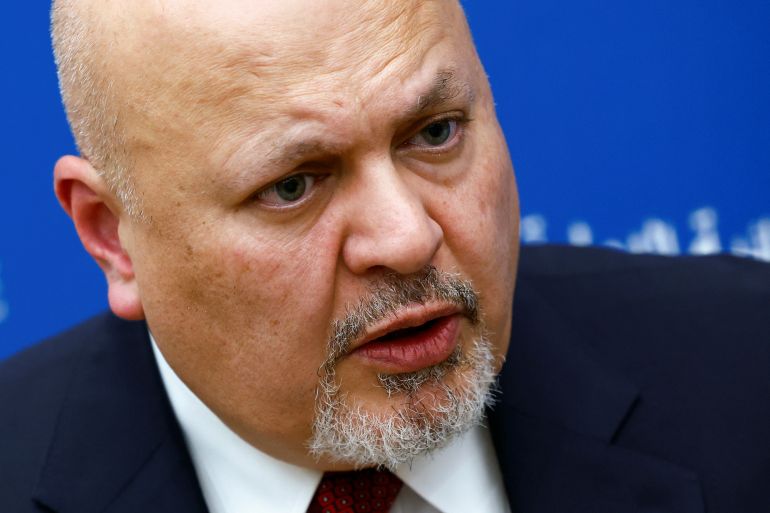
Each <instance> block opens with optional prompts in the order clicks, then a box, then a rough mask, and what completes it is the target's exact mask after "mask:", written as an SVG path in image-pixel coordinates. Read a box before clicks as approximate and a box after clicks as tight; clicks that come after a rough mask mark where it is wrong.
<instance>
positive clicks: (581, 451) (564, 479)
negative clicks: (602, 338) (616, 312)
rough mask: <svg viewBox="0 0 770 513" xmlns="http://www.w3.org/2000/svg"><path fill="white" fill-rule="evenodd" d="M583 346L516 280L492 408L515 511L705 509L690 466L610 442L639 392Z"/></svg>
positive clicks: (693, 512) (572, 331) (531, 290)
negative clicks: (497, 398) (503, 359)
mask: <svg viewBox="0 0 770 513" xmlns="http://www.w3.org/2000/svg"><path fill="white" fill-rule="evenodd" d="M587 347H588V345H586V344H585V343H582V342H581V341H580V340H579V335H578V334H577V331H576V330H575V329H573V328H571V327H570V326H569V325H568V323H567V322H566V321H565V320H564V319H562V318H561V317H560V316H559V315H558V313H557V312H556V311H555V310H554V309H553V308H552V307H551V306H550V305H549V304H548V303H547V301H545V300H544V299H543V298H542V297H541V296H540V295H539V294H538V292H537V290H535V288H534V287H533V286H532V284H530V283H529V282H528V281H527V280H526V279H525V278H520V280H519V283H518V285H517V290H516V296H515V306H514V316H513V331H512V334H511V347H510V349H509V351H508V356H507V361H506V364H505V366H504V369H503V372H502V373H501V375H500V387H501V389H502V392H503V393H502V398H501V401H500V403H499V404H498V405H497V406H496V407H495V408H494V409H493V411H491V412H490V415H489V423H490V429H491V430H492V436H493V438H494V441H495V446H496V448H497V451H498V455H499V460H500V465H501V470H502V473H503V479H504V481H505V484H506V489H507V492H508V497H509V500H510V501H511V506H512V508H513V510H514V511H517V512H522V513H523V512H530V511H531V512H537V513H547V512H559V513H568V512H577V511H581V512H582V511H585V512H594V511H623V512H624V513H626V512H639V513H642V512H650V513H651V512H653V511H654V512H658V513H663V512H677V513H696V512H702V511H703V504H702V497H701V491H700V485H699V483H698V480H697V478H696V476H695V475H694V474H693V473H691V472H689V471H687V470H684V469H682V468H680V467H677V466H675V465H673V464H670V463H667V462H663V461H660V460H657V459H655V458H653V457H650V456H647V455H644V454H642V453H639V452H635V451H630V450H627V449H624V448H622V447H619V446H617V445H616V444H615V443H614V441H615V439H616V437H617V436H618V434H619V432H620V431H621V430H622V427H623V425H624V423H625V422H626V421H627V420H628V419H629V417H630V416H631V415H632V412H633V409H634V406H635V404H636V402H637V401H638V400H639V394H638V391H637V389H636V387H635V386H634V385H633V384H632V383H630V382H628V381H627V380H625V379H624V378H623V377H622V376H620V375H617V374H615V373H613V372H612V371H611V370H609V369H608V368H606V367H605V366H604V365H602V364H601V363H600V362H599V361H598V359H596V358H594V357H593V356H592V355H591V354H590V353H589V350H588V349H586V348H587Z"/></svg>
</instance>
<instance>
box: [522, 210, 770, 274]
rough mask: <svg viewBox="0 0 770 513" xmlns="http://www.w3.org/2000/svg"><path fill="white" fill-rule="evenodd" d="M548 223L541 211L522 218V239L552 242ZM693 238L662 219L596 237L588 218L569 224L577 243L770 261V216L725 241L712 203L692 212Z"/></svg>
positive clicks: (569, 232)
mask: <svg viewBox="0 0 770 513" xmlns="http://www.w3.org/2000/svg"><path fill="white" fill-rule="evenodd" d="M547 228H548V223H547V221H546V219H545V218H544V217H543V216H542V215H540V214H532V215H528V216H524V217H523V218H522V219H521V239H522V241H523V242H525V243H531V244H539V243H544V242H548V235H547ZM689 229H690V232H691V238H690V242H689V244H686V245H685V244H683V243H682V242H681V241H680V239H679V236H678V234H677V231H676V227H675V226H674V225H673V224H671V223H668V222H666V221H664V220H662V219H658V218H649V219H646V220H645V221H644V222H643V223H642V226H641V228H640V229H639V230H634V231H631V232H630V233H628V234H627V235H626V237H625V238H623V239H619V238H610V239H606V240H603V241H596V240H595V238H594V232H593V229H592V228H591V226H590V225H589V224H588V223H587V222H585V221H575V222H572V223H570V225H569V226H568V227H567V242H569V243H570V244H572V245H575V246H588V245H593V244H599V245H604V246H610V247H614V248H618V249H622V250H625V251H629V252H631V253H656V254H660V255H680V254H682V253H685V252H686V253H689V254H691V255H710V254H713V253H720V252H723V251H729V252H731V253H734V254H736V255H740V256H747V257H752V258H757V259H759V260H766V261H770V218H767V217H763V218H759V219H757V220H755V221H752V222H750V223H749V224H748V226H747V227H746V231H745V233H743V234H738V235H734V236H732V237H731V238H729V239H728V240H729V243H728V244H724V243H723V239H722V237H721V236H720V234H719V230H718V216H717V212H716V210H714V209H713V208H711V207H703V208H699V209H698V210H695V211H693V212H692V213H691V214H690V216H689Z"/></svg>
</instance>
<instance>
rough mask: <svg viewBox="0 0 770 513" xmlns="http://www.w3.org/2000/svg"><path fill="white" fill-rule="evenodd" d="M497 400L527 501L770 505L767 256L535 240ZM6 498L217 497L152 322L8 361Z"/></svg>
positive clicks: (2, 429)
mask: <svg viewBox="0 0 770 513" xmlns="http://www.w3.org/2000/svg"><path fill="white" fill-rule="evenodd" d="M500 390H501V392H500V398H499V402H498V404H497V406H496V407H495V408H494V409H493V410H492V411H491V412H490V414H489V425H490V428H491V430H492V434H493V438H494V441H495V445H496V447H497V450H498V457H499V460H500V465H501V467H502V472H503V478H504V481H505V485H506V489H507V492H508V497H509V499H510V502H511V506H512V508H513V510H514V511H520V512H535V513H548V512H554V513H569V512H591V513H595V512H608V513H616V512H650V513H651V512H677V513H695V512H704V511H708V512H710V513H715V512H723V513H741V512H756V513H767V512H770V266H768V265H766V264H761V263H757V262H753V261H749V260H741V259H736V258H731V257H708V258H680V259H670V258H664V257H653V256H644V257H640V256H627V255H623V254H620V253H616V252H612V251H604V250H593V249H592V250H579V249H573V248H554V247H533V248H526V249H524V250H523V251H522V257H521V265H520V273H519V278H518V284H517V290H516V296H515V307H514V327H513V334H512V339H511V349H510V351H509V354H508V359H507V363H506V365H505V367H504V369H503V372H502V374H501V377H500ZM0 412H2V413H0V415H1V417H0V512H3V513H25V512H30V511H55V512H57V513H75V512H77V513H96V512H110V513H119V512H125V513H129V512H131V513H135V512H148V513H149V512H156V511H157V512H161V511H162V512H173V513H176V512H185V513H195V512H203V511H205V510H206V507H205V504H204V502H203V498H202V496H201V492H200V488H199V485H198V482H197V479H196V476H195V472H194V469H193V467H192V464H191V461H190V457H189V455H188V452H187V450H186V448H185V444H184V441H183V439H182V436H181V433H180V430H179V427H178V425H177V423H176V420H175V418H174V415H173V413H172V411H171V409H170V405H169V403H168V400H167V398H166V395H165V393H164V390H163V386H162V384H161V381H160V378H159V375H158V372H157V370H156V366H155V362H154V360H153V355H152V352H151V349H150V344H149V341H148V337H147V330H146V326H145V325H144V323H130V322H125V321H122V320H119V319H116V318H115V317H113V316H111V315H103V316H100V317H97V318H95V319H93V320H91V321H89V322H87V323H85V324H83V325H81V326H79V327H77V328H75V329H74V330H72V331H70V332H68V333H65V334H63V335H60V336H58V337H56V338H54V339H52V340H50V341H48V342H45V343H43V344H41V345H38V346H36V347H34V348H32V349H30V350H27V351H26V352H24V353H21V354H19V355H17V356H15V357H13V358H12V359H10V360H8V361H6V362H5V363H4V364H2V366H0Z"/></svg>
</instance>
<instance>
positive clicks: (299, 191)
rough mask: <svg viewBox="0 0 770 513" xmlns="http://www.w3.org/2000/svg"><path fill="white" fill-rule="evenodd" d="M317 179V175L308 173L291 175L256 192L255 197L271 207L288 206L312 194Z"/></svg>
mask: <svg viewBox="0 0 770 513" xmlns="http://www.w3.org/2000/svg"><path fill="white" fill-rule="evenodd" d="M318 180H319V177H318V176H316V175H311V174H308V173H300V174H296V175H292V176H289V177H287V178H284V179H283V180H281V181H279V182H276V183H274V184H273V185H271V186H270V187H268V188H267V189H263V190H262V191H260V192H258V193H257V195H256V198H257V200H259V201H261V202H262V203H264V204H266V205H268V206H271V207H285V206H290V205H293V204H296V203H299V202H301V201H302V200H303V199H304V198H306V197H308V196H309V195H310V194H312V192H313V186H314V185H315V184H316V182H317V181H318Z"/></svg>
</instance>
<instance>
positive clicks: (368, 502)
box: [307, 468, 403, 513]
mask: <svg viewBox="0 0 770 513" xmlns="http://www.w3.org/2000/svg"><path fill="white" fill-rule="evenodd" d="M402 484H403V483H402V482H401V480H400V479H399V478H397V477H396V476H394V475H393V474H391V473H390V472H388V471H387V470H375V469H371V468H370V469H365V470H356V471H352V472H326V473H325V474H324V476H323V479H321V484H319V485H318V489H316V491H315V495H314V496H313V500H312V502H311V503H310V507H309V508H308V509H307V513H387V512H388V511H390V507H391V506H392V505H393V502H394V501H395V500H396V495H398V492H399V490H401V485H402Z"/></svg>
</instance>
